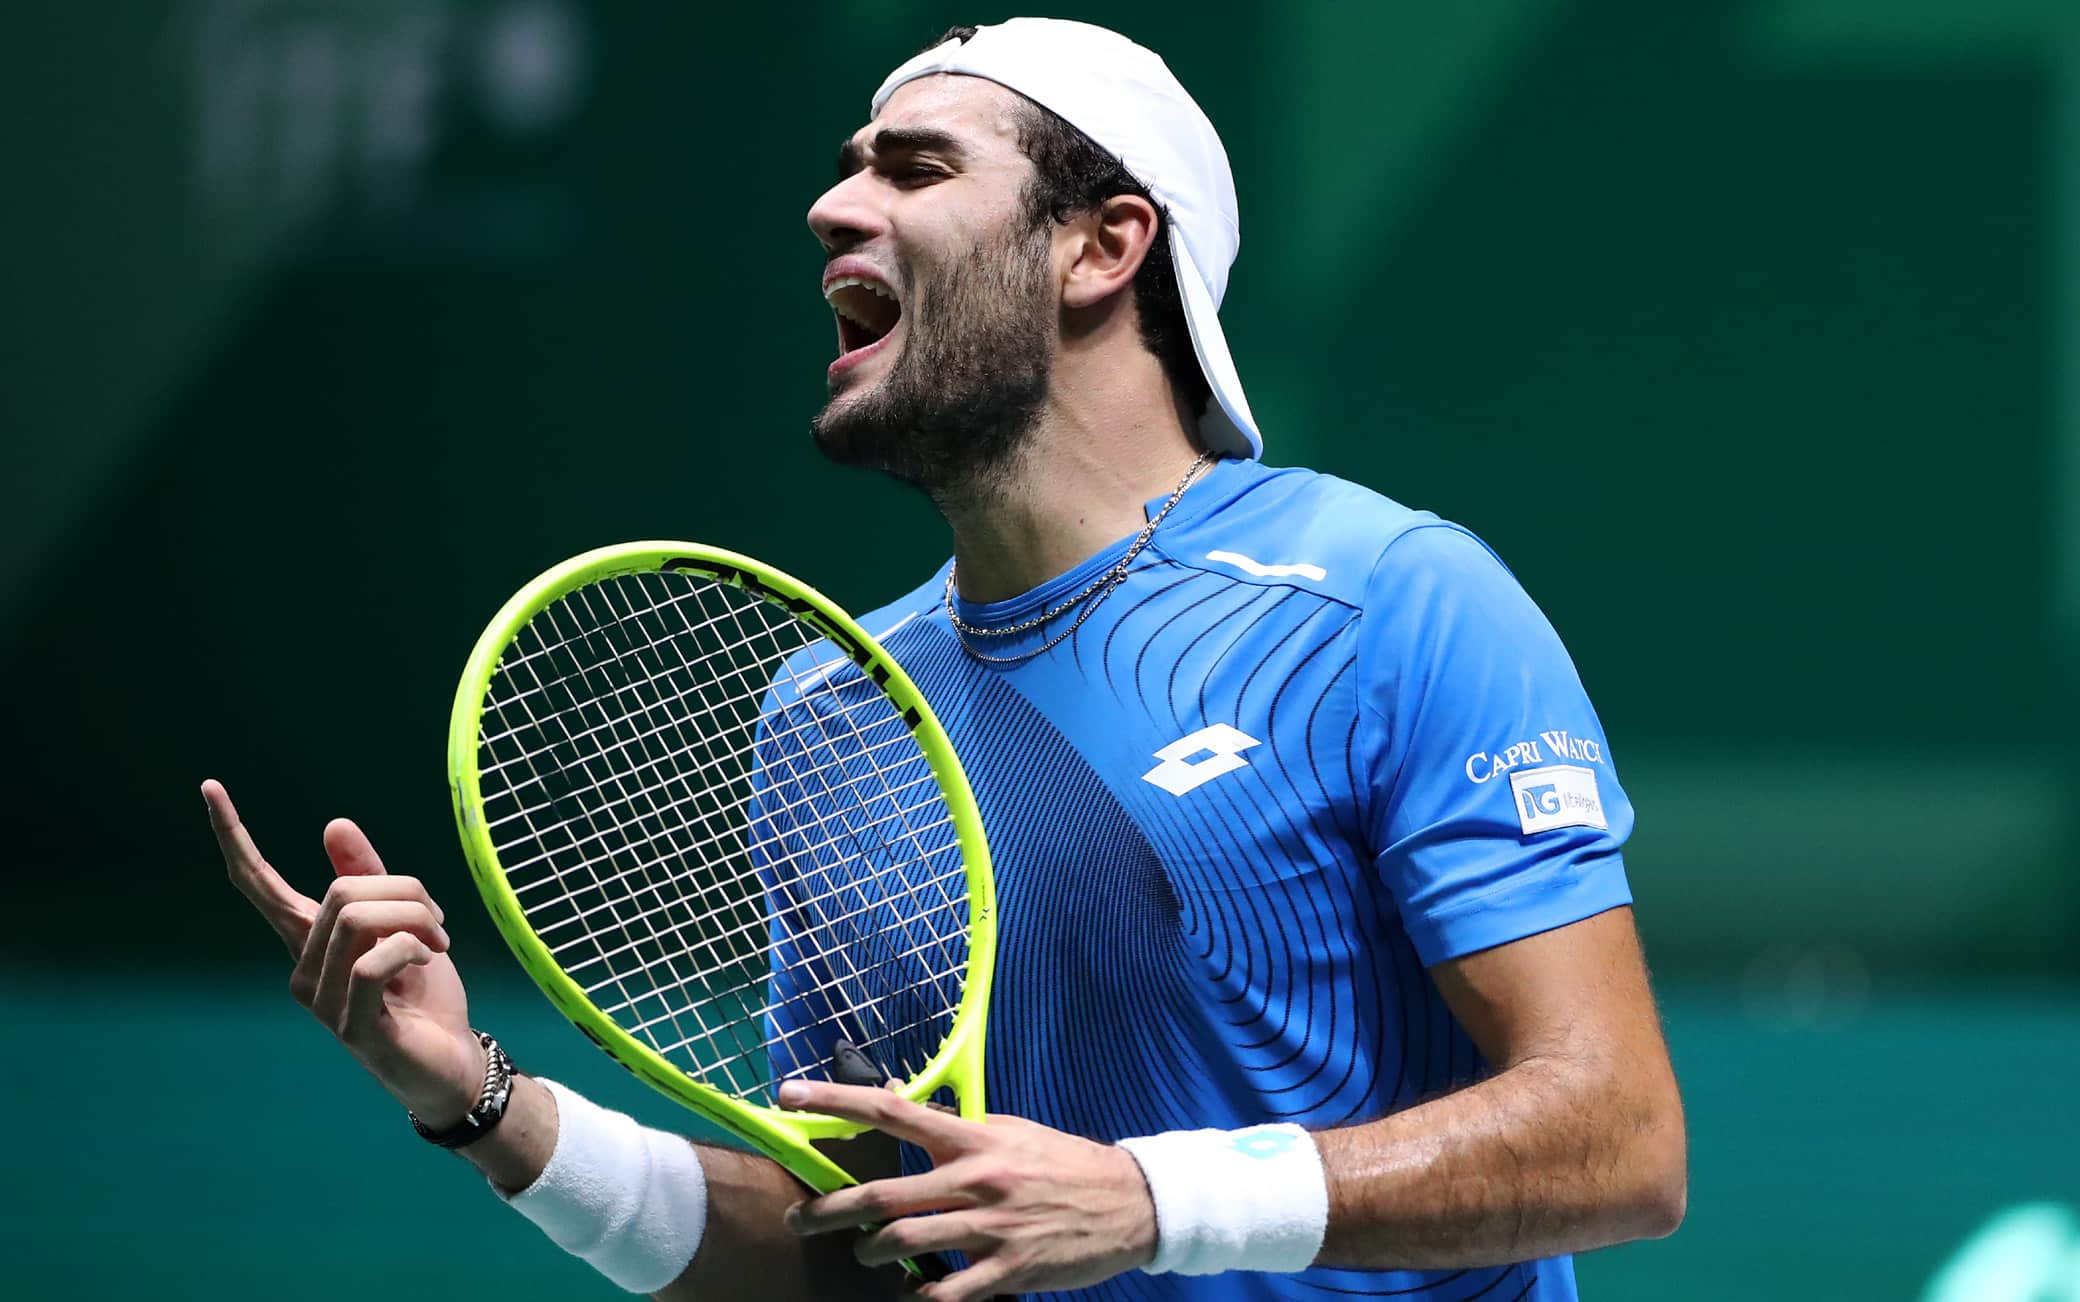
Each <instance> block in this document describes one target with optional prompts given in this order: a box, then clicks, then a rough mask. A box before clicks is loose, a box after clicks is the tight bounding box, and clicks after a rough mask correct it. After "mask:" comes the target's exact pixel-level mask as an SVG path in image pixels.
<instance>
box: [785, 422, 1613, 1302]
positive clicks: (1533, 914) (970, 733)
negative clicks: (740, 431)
mask: <svg viewBox="0 0 2080 1302" xmlns="http://www.w3.org/2000/svg"><path fill="white" fill-rule="evenodd" d="M1164 500H1166V499H1158V500H1156V501H1153V502H1151V503H1149V504H1148V510H1149V512H1150V513H1151V515H1152V514H1153V512H1154V511H1155V510H1157V509H1160V507H1161V506H1162V504H1163V501H1164ZM1128 542H1129V540H1127V539H1122V540H1120V541H1119V542H1118V543H1117V544H1115V545H1114V546H1112V547H1109V548H1107V549H1106V550H1105V551H1103V552H1101V553H1099V554H1098V555H1096V556H1093V557H1091V558H1090V559H1089V560H1088V561H1086V562H1085V563H1084V564H1082V565H1080V566H1078V567H1076V568H1075V569H1073V570H1071V571H1069V572H1068V573H1066V574H1063V575H1061V576H1059V577H1057V578H1055V579H1053V580H1051V581H1049V582H1047V583H1045V584H1043V585H1041V586H1040V587H1038V588H1036V589H1034V590H1032V591H1030V592H1027V593H1025V594H1023V595H1022V596H1019V597H1017V598H1014V599H1012V600H1009V601H1004V602H997V603H992V604H988V605H976V604H971V603H967V602H960V603H959V604H958V609H959V611H960V615H961V618H962V620H963V621H964V622H966V623H969V624H975V625H981V626H1003V625H1008V624H1014V623H1017V622H1019V621H1021V620H1024V619H1028V618H1031V617H1032V616H1033V615H1035V614H1038V613H1039V612H1041V611H1043V610H1046V609H1047V608H1048V607H1050V606H1051V605H1053V604H1055V603H1058V602H1060V601H1062V600H1063V599H1064V598H1066V597H1068V596H1070V595H1072V594H1074V593H1075V592H1077V591H1078V590H1079V589H1081V588H1083V587H1084V586H1085V585H1086V584H1088V583H1089V582H1090V581H1091V580H1092V579H1094V578H1096V577H1097V576H1098V575H1100V574H1102V573H1104V572H1105V571H1106V570H1108V569H1110V568H1111V567H1112V566H1114V565H1116V564H1117V563H1118V561H1119V559H1120V557H1121V556H1122V555H1123V554H1124V553H1125V551H1126V548H1127V545H1128ZM945 577H946V576H945V570H944V569H943V568H942V569H941V570H940V571H939V572H938V573H937V574H935V575H934V576H933V577H932V578H931V579H929V580H928V581H926V582H925V583H924V584H923V585H922V586H920V587H918V588H917V589H916V590H915V591H913V592H911V593H909V594H907V595H906V596H904V597H903V598H902V599H900V600H898V601H896V602H893V603H891V604H889V605H887V606H884V607H882V608H881V609H879V610H876V611H874V612H872V613H870V614H868V615H866V616H865V617H864V618H863V619H862V620H861V621H860V622H861V623H862V624H863V625H864V626H865V627H866V629H867V630H868V631H869V632H870V633H873V634H875V635H876V637H877V639H878V640H880V641H881V642H882V644H883V645H884V646H885V647H887V649H888V650H889V652H890V653H891V654H892V655H893V656H894V657H895V659H896V660H897V661H898V662H899V663H901V664H902V665H903V667H904V668H905V669H906V670H907V671H908V672H909V674H910V675H911V677H912V678H914V679H915V680H916V681H917V683H918V685H919V687H920V688H921V689H922V691H923V692H924V694H925V696H926V697H927V699H929V700H930V702H931V704H932V707H933V709H934V711H935V712H936V713H937V714H938V716H939V719H940V721H941V722H942V723H943V724H944V725H945V727H946V730H947V733H948V734H949V735H950V737H951V738H952V740H953V743H954V746H955V748H956V749H957V750H958V751H959V753H960V756H961V762H962V765H963V767H964V768H965V769H966V771H967V773H968V777H969V780H970V782H971V784H972V785H973V787H974V789H975V793H976V798H977V803H978V805H979V806H980V809H981V813H982V819H983V824H984V827H985V828H986V829H987V831H988V835H989V840H990V848H991V856H992V859H993V861H994V864H995V870H996V881H997V893H998V900H999V941H998V966H997V978H996V985H995V989H994V992H993V996H992V1002H991V1006H990V1016H989V1028H988V1044H987V1057H986V1067H985V1075H986V1090H987V1094H988V1105H989V1108H990V1110H991V1111H993V1112H1007V1113H1013V1114H1016V1115H1019V1116H1023V1117H1027V1118H1030V1119H1031V1120H1034V1121H1038V1122H1041V1123H1043V1124H1045V1125H1048V1126H1052V1127H1055V1128H1057V1129H1061V1130H1065V1131H1069V1132H1071V1133H1074V1134H1078V1135H1084V1136H1088V1137H1090V1138H1092V1139H1097V1140H1102V1141H1111V1140H1115V1139H1120V1138H1124V1137H1128V1136H1133V1135H1145V1134H1153V1133H1156V1132H1160V1131H1165V1130H1178V1129H1193V1128H1198V1127H1205V1126H1213V1127H1221V1128H1232V1127H1240V1126H1247V1125H1253V1124H1257V1123H1261V1122H1267V1121H1291V1122H1297V1123H1299V1124H1301V1125H1304V1126H1307V1127H1309V1128H1314V1129H1319V1128H1325V1127H1331V1126H1340V1125H1348V1124H1352V1123H1355V1122H1362V1121H1366V1120H1369V1119H1372V1118H1375V1117H1380V1116H1384V1115H1386V1114H1388V1113H1390V1112H1394V1111H1397V1110H1399V1109H1403V1108H1407V1107H1410V1106H1412V1105H1414V1104H1415V1103H1417V1102H1419V1101H1421V1100H1423V1099H1425V1098H1428V1097H1432V1096H1434V1095H1436V1094H1438V1093H1441V1092H1444V1091H1447V1090H1451V1089H1454V1088H1457V1087H1460V1086H1463V1085H1465V1084H1468V1083H1469V1082H1472V1081H1474V1080H1477V1079H1479V1078H1480V1077H1481V1076H1482V1075H1483V1074H1484V1070H1485V1068H1484V1064H1483V1063H1482V1061H1481V1058H1480V1054H1479V1053H1478V1051H1477V1050H1476V1049H1475V1047H1474V1045H1473V1043H1472V1041H1471V1040H1470V1039H1469V1038H1468V1037H1467V1035H1466V1032H1465V1031H1464V1030H1463V1029H1462V1028H1461V1027H1460V1026H1459V1024H1458V1023H1457V1021H1456V1020H1455V1019H1454V1018H1453V1017H1452V1015H1451V1012H1450V1010H1449V1009H1448V1008H1447V1007H1446V1006H1445V1004H1444V1002H1443V1000H1442V999H1441V998H1440V997H1439V995H1438V992H1437V988H1436V986H1435V985H1434V983H1433V982H1432V981H1431V980H1430V978H1429V977H1428V975H1427V974H1426V972H1425V970H1424V969H1425V968H1427V967H1429V966H1432V965H1435V964H1437V963H1440V962H1443V961H1445V960H1447V959H1451V958H1455V957H1458V956H1460V955H1464V954H1470V953H1473V952H1474V951H1476V950H1481V949H1486V948H1489V947H1491V946H1495V945H1500V944H1503V943H1506V942H1508V941H1512V940H1517V939H1520V938H1522V937H1525V936H1530V935H1533V934H1536V933H1538V932H1542V931H1546V930H1549V929H1551V928H1554V927H1559V926H1563V925H1565V924H1567V923H1570V922H1575V921H1578V920H1580V919H1582V918H1586V917H1589V916H1591V915H1593V914H1596V913H1600V912H1603V911H1604V910H1607V909H1610V908H1613V907H1616V906H1618V905H1622V904H1626V903H1629V902H1630V899H1631V896H1630V892H1629V889H1628V887H1627V885H1626V880H1625V873H1624V867H1623V864H1622V861H1621V859H1620V856H1619V846H1620V844H1621V843H1622V842H1623V841H1624V839H1625V837H1626V835H1627V833H1628V832H1629V831H1630V830H1631V826H1632V810H1631V806H1630V804H1629V803H1628V802H1627V800H1626V798H1625V794H1624V792H1623V791H1622V790H1621V789H1620V788H1619V786H1618V781H1617V775H1616V772H1615V770H1614V769H1613V767H1612V760H1611V757H1610V754H1609V751H1608V748H1607V747H1606V745H1605V742H1604V735H1603V730H1602V727H1601V726H1600V725H1599V724H1598V722H1597V719H1596V715H1595V712H1594V711H1593V710H1592V709H1591V708H1590V705H1589V701H1588V698H1587V696H1586V694H1585V693H1584V691H1583V689H1582V685H1581V682H1580V680H1579V678H1578V677H1577V676H1576V674H1575V671H1574V667H1573V665H1572V664H1571V663H1570V662H1569V660H1568V657H1567V653H1566V651H1565V650H1564V649H1563V648H1562V647H1561V645H1560V641H1559V638H1558V637H1557V636H1556V635H1555V634H1554V632H1553V630H1552V627H1551V625H1550V624H1549V623H1548V622H1547V621H1546V619H1545V617H1544V616H1543V615H1542V614H1541V613H1540V612H1539V610H1538V608H1537V607H1536V606H1535V605H1533V604H1532V602H1531V600H1530V598H1529V597H1528V596H1526V595H1525V593H1524V591H1523V589H1522V588H1521V587H1520V586H1519V585H1518V583H1517V582H1516V580H1515V578H1514V577H1512V576H1511V574H1510V573H1509V571H1508V570H1507V569H1505V568H1504V566H1503V565H1502V563H1501V562H1500V561H1499V560H1497V559H1496V557H1495V556H1494V555H1493V554H1492V553H1491V552H1490V551H1489V550H1488V549H1487V547H1486V546H1484V545H1483V544H1482V543H1481V542H1480V541H1479V540H1478V539H1476V538H1475V537H1474V536H1473V535H1472V534H1470V533H1468V532H1467V531H1466V530H1464V529H1462V528H1460V527H1458V526H1457V525H1454V524H1450V523H1447V522H1445V521H1443V520H1440V519H1438V518H1437V517H1436V516H1434V515H1431V514H1429V513H1427V512H1419V511H1412V510H1409V509H1408V508H1406V507H1403V506H1400V505H1398V504H1397V503H1394V502H1391V501H1388V500H1387V499H1385V498H1383V497H1380V496H1379V495H1377V494H1375V493H1372V492H1370V491H1368V490H1366V489H1363V488H1360V487H1358V486H1356V485H1353V484H1350V483H1347V482H1344V481H1342V480H1338V479H1334V478H1331V477H1329V476H1326V475H1319V474H1315V473H1313V472H1310V471H1305V470H1297V469H1273V468H1270V467H1266V466H1264V465H1262V464H1261V463H1258V462H1254V461H1223V462H1220V463H1218V464H1216V465H1215V466H1213V467H1212V468H1211V469H1210V470H1209V471H1208V472H1207V473H1206V475H1205V476H1204V477H1203V478H1202V479H1201V480H1200V482H1198V483H1197V484H1195V485H1194V486H1193V487H1192V488H1191V489H1190V491H1189V492H1187V493H1186V494H1185V496H1184V497H1183V498H1182V499H1181V500H1180V501H1179V503H1178V505H1177V506H1176V508H1175V509H1174V510H1173V511H1172V512H1171V514H1170V516H1169V518H1168V519H1166V520H1165V521H1164V522H1163V524H1162V526H1161V527H1160V528H1159V529H1158V530H1157V531H1156V532H1155V534H1154V536H1153V538H1152V539H1151V540H1150V542H1149V544H1148V546H1147V547H1146V548H1145V549H1144V550H1143V551H1142V553H1141V554H1140V555H1139V556H1138V557H1137V558H1136V559H1135V561H1134V563H1133V566H1132V568H1131V570H1130V572H1129V573H1128V575H1127V577H1126V579H1125V581H1124V582H1123V583H1121V584H1120V585H1119V587H1118V588H1117V589H1115V590H1113V591H1112V592H1111V593H1110V594H1109V595H1107V596H1105V597H1104V598H1103V599H1102V601H1100V600H1098V599H1097V598H1096V597H1093V598H1090V599H1087V600H1086V602H1085V603H1083V604H1082V605H1079V606H1077V607H1075V608H1073V609H1072V610H1071V611H1070V612H1068V613H1066V614H1064V615H1062V616H1060V617H1058V618H1057V619H1055V620H1052V621H1050V622H1049V623H1048V624H1047V625H1045V626H1043V627H1041V628H1039V629H1036V630H1033V631H1032V632H1030V633H1021V634H1017V635H1014V636H1011V637H1003V638H990V639H987V642H986V644H985V643H984V642H982V641H980V640H978V641H977V642H976V645H977V647H978V649H981V650H985V651H988V652H989V653H991V654H995V655H1016V654H1018V653H1020V652H1022V651H1027V650H1031V649H1033V648H1035V647H1038V646H1040V645H1041V644H1042V643H1044V642H1045V641H1047V640H1048V639H1049V638H1052V637H1054V636H1056V635H1057V634H1059V633H1061V632H1062V631H1063V629H1064V628H1065V627H1066V626H1067V625H1068V624H1069V623H1070V622H1071V621H1073V620H1074V619H1075V618H1076V617H1077V615H1078V614H1081V613H1083V612H1084V611H1085V610H1086V609H1087V610H1088V616H1087V618H1086V619H1085V620H1084V622H1083V624H1082V625H1081V626H1080V627H1079V628H1078V629H1077V630H1076V631H1075V633H1074V634H1073V635H1071V636H1069V637H1067V638H1065V639H1063V640H1062V641H1061V642H1060V643H1059V644H1058V645H1057V646H1055V647H1054V648H1053V649H1051V650H1048V651H1046V652H1044V653H1042V654H1040V655H1037V656H1035V657H1033V658H1031V659H1028V660H1025V661H1022V662H1019V663H1016V664H1010V665H993V664H988V663H985V662H982V661H980V660H978V659H976V658H974V657H973V656H971V655H969V654H968V653H967V652H966V651H965V650H963V648H962V646H961V643H960V641H959V640H958V637H957V635H956V633H955V632H954V630H953V628H952V627H951V625H950V623H949V621H948V619H947V616H946V611H945V607H944V604H943V593H944V584H945ZM1093 601H1095V602H1096V603H1097V604H1095V605H1094V606H1093V605H1091V602H1093ZM765 760H766V763H767V764H768V766H769V768H768V772H769V777H768V781H769V782H770V783H771V784H772V786H773V791H769V792H764V793H762V794H761V797H760V800H761V802H762V803H765V804H768V805H776V804H785V803H786V802H784V801H777V802H776V801H774V800H772V798H771V797H772V795H773V793H774V792H777V791H780V790H784V788H785V768H784V761H776V757H775V756H774V755H772V754H771V753H768V754H767V755H766V757H765ZM781 830H782V831H783V832H784V830H785V829H784V828H783V829H781ZM780 1029H781V1030H783V1031H784V1029H785V1028H780ZM778 1038H781V1039H782V1040H783V1042H784V1041H785V1039H786V1037H785V1035H784V1034H783V1035H781V1036H779V1037H778ZM817 1051H820V1048H819V1049H817V1050H812V1051H811V1052H817ZM777 1057H778V1055H777V1054H776V1064H775V1065H776V1068H784V1066H785V1065H787V1064H785V1063H783V1062H780V1061H777ZM905 1160H906V1165H909V1166H911V1167H912V1168H913V1169H914V1168H915V1167H916V1166H918V1165H919V1164H920V1163H921V1162H922V1160H923V1159H922V1157H921V1155H919V1154H917V1153H914V1152H906V1155H905ZM1574 1295H1575V1293H1574V1279H1573V1270H1572V1266H1571V1264H1570V1261H1569V1260H1568V1259H1567V1258H1555V1259H1548V1260H1544V1261H1533V1262H1524V1263H1519V1264H1514V1265H1508V1266H1502V1267H1494V1268H1487V1269H1478V1270H1452V1271H1386V1272H1366V1271H1352V1270H1327V1269H1310V1270H1307V1271H1304V1272H1301V1273H1298V1274H1293V1275H1265V1274H1253V1273H1240V1272H1239V1273H1231V1274H1227V1275H1219V1276H1209V1277H1184V1276H1174V1275H1163V1276H1151V1275H1147V1274H1144V1273H1141V1272H1138V1271H1137V1272H1130V1273H1128V1274H1125V1275H1122V1276H1119V1277H1117V1278H1115V1279H1112V1280H1110V1281H1107V1282H1106V1283H1103V1284H1100V1285H1098V1286H1095V1287H1093V1288H1090V1289H1087V1290H1080V1291H1078V1292H1076V1293H1074V1294H1073V1295H1072V1294H1061V1295H1058V1296H1060V1297H1061V1298H1063V1299H1064V1300H1065V1302H1068V1299H1071V1298H1072V1297H1073V1298H1074V1299H1087V1300H1089V1302H1106V1300H1117V1302H1127V1300H1129V1299H1134V1300H1140V1299H1155V1298H1177V1299H1185V1298H1190V1299H1206V1300H1209V1302H1210V1300H1212V1299H1223V1300H1229V1299H1233V1300H1236V1302H1240V1300H1242V1299H1271V1298H1317V1299H1330V1298H1338V1297H1349V1296H1392V1297H1395V1298H1397V1299H1403V1300H1404V1302H1406V1300H1408V1299H1417V1298H1421V1299H1439V1300H1449V1302H1471V1300H1472V1299H1487V1300H1489V1302H1521V1300H1523V1299H1540V1300H1541V1302H1545V1300H1550V1299H1565V1298H1572V1297H1573V1296H1574ZM1035 1296H1048V1297H1053V1296H1057V1295H1035Z"/></svg>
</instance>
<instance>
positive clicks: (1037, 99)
mask: <svg viewBox="0 0 2080 1302" xmlns="http://www.w3.org/2000/svg"><path fill="white" fill-rule="evenodd" d="M939 72H950V73H958V74H961V75H963V76H969V77H982V78H985V79H987V80H989V81H994V82H996V83H997V84H998V85H1001V86H1007V87H1009V88H1010V89H1012V90H1015V91H1017V92H1018V93H1019V94H1021V95H1023V96H1025V97H1026V98H1027V99H1029V100H1032V101H1033V102H1034V103H1035V104H1038V105H1040V106H1041V107H1043V108H1045V109H1047V110H1049V111H1050V112H1052V113H1054V114H1055V115H1056V116H1058V117H1060V118H1062V119H1063V120H1064V121H1066V122H1067V123H1068V124H1069V125H1070V126H1073V127H1075V128H1076V129H1077V130H1078V131H1081V132H1083V134H1085V135H1087V136H1089V137H1090V138H1091V139H1092V140H1094V141H1096V142H1097V143H1098V145H1099V147H1101V148H1103V149H1105V150H1106V151H1108V152H1110V153H1111V154H1112V155H1113V156H1114V157H1116V158H1118V159H1119V160H1120V161H1121V162H1122V163H1125V164H1126V165H1127V170H1128V171H1130V172H1132V173H1133V174H1134V177H1135V179H1136V180H1138V181H1140V182H1141V184H1143V185H1144V186H1147V187H1148V192H1149V193H1150V194H1152V195H1154V196H1155V199H1156V202H1157V203H1159V204H1161V205H1162V206H1163V208H1164V209H1165V210H1166V211H1167V212H1168V213H1169V215H1170V220H1169V227H1170V252H1171V256H1172V257H1173V258H1174V259H1175V260H1176V263H1177V285H1178V289H1179V291H1180V293H1181V294H1182V296H1183V298H1184V316H1185V320H1186V322H1188V323H1189V324H1190V326H1191V331H1192V349H1193V351H1194V352H1196V353H1197V354H1198V357H1199V369H1200V370H1201V371H1202V372H1204V373H1205V375H1206V383H1207V386H1208V387H1209V388H1211V389H1212V390H1213V400H1212V401H1211V402H1209V403H1207V404H1206V415H1205V416H1204V417H1203V418H1201V420H1200V421H1199V434H1200V437H1201V438H1203V439H1204V440H1205V442H1206V446H1208V447H1210V448H1212V449H1214V450H1215V451H1217V452H1223V453H1226V454H1228V455H1230V456H1239V457H1255V456H1261V455H1262V454H1263V451H1264V440H1263V438H1262V437H1261V436H1260V435H1259V434H1258V433H1257V422H1256V419H1255V418H1254V417H1252V416H1251V415H1250V414H1249V403H1248V401H1247V400H1246V399H1244V397H1243V396H1242V380H1241V379H1240V378H1239V377H1238V376H1237V375H1236V374H1235V361H1234V359H1233V358H1232V357H1230V356H1229V355H1228V341H1227V339H1226V338H1225V337H1224V336H1223V335H1222V334H1221V321H1220V304H1221V295H1222V294H1223V293H1225V292H1226V291H1227V288H1228V268H1229V267H1231V266H1233V265H1234V263H1235V250H1236V248H1237V247H1238V246H1239V245H1240V244H1241V243H1242V228H1241V222H1240V220H1239V219H1238V218H1237V216H1236V212H1235V176H1234V173H1232V172H1230V171H1229V170H1228V151H1227V150H1225V149H1223V148H1221V138H1220V136H1219V135H1217V134H1215V132H1214V129H1213V123H1211V122H1209V121H1207V119H1206V114H1205V113H1203V112H1201V111H1200V109H1199V106H1198V105H1197V104H1195V103H1193V102H1192V97H1191V96H1190V95H1188V94H1186V93H1185V89H1184V87H1183V86H1182V85H1181V84H1179V82H1178V80H1177V78H1176V77H1174V76H1172V75H1171V72H1170V69H1169V68H1168V67H1167V66H1165V64H1164V63H1163V60H1162V59H1161V58H1160V57H1158V56H1157V55H1156V53H1155V52H1154V51H1152V50H1147V49H1143V48H1142V47H1141V46H1139V45H1136V44H1134V42H1132V41H1130V40H1128V39H1127V38H1126V37H1124V36H1121V35H1120V34H1119V33H1118V32H1113V31H1107V30H1106V29H1105V28H1103V27H1094V26H1092V25H1091V24H1089V23H1072V22H1067V21H1065V20H1063V19H1059V18H1013V19H1010V20H1008V21H1006V22H1002V23H998V24H996V25H995V26H992V27H983V28H979V29H978V30H977V31H976V33H975V34H974V35H973V36H971V37H969V38H968V39H967V40H966V41H959V40H948V41H946V42H944V43H943V44H940V45H935V46H933V47H932V48H931V49H929V50H926V51H925V52H924V53H922V54H920V55H917V56H916V57H915V58H912V59H911V60H910V61H909V62H908V63H905V64H903V66H901V67H899V68H897V69H896V70H895V71H894V72H892V73H890V74H888V80H887V81H884V82H882V83H881V89H880V90H877V91H875V92H874V105H873V109H872V112H874V113H877V114H878V113H880V112H881V106H882V105H884V104H886V103H888V97H889V96H890V95H893V94H895V91H896V87H898V86H900V85H902V84H903V83H904V82H906V81H913V80H915V79H917V78H919V77H928V76H931V75H932V74H933V73H939Z"/></svg>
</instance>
